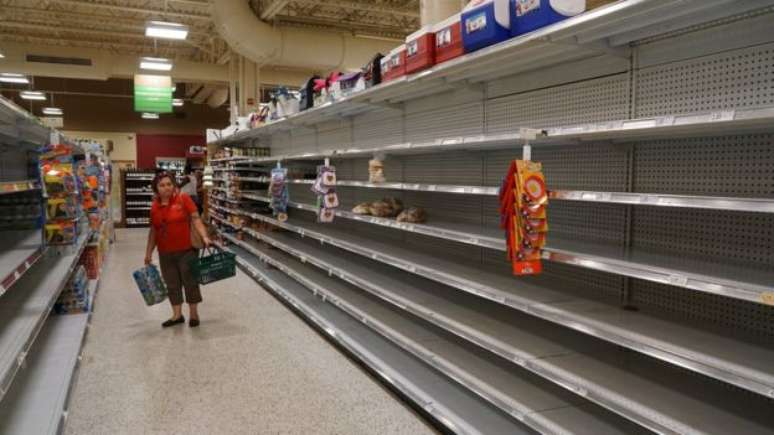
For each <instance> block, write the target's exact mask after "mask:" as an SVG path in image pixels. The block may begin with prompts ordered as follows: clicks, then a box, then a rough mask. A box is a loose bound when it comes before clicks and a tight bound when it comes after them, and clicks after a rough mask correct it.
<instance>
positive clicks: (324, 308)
mask: <svg viewBox="0 0 774 435" xmlns="http://www.w3.org/2000/svg"><path fill="white" fill-rule="evenodd" d="M232 250H233V251H234V252H236V253H237V254H238V256H239V258H238V261H239V265H240V266H241V267H242V268H243V269H244V270H245V271H246V272H247V273H248V274H249V275H251V276H253V277H254V278H255V279H256V280H258V281H259V282H260V283H261V284H262V285H263V286H264V287H266V288H268V289H269V290H271V291H272V292H273V293H275V294H276V295H277V296H278V297H280V298H281V299H284V300H285V301H287V302H288V303H289V304H290V305H291V306H293V307H294V308H295V309H296V310H297V312H299V313H300V314H301V315H302V317H304V318H306V320H308V321H310V322H311V323H312V324H314V325H316V326H317V327H318V328H319V329H320V330H321V331H322V332H323V333H324V334H326V335H327V336H328V338H329V339H330V340H332V341H333V342H335V343H337V344H338V345H339V346H341V347H342V348H344V349H346V350H347V351H348V352H349V353H351V354H352V355H354V356H355V357H356V358H357V359H359V360H360V361H361V362H363V363H364V364H365V365H366V366H368V367H369V368H370V369H371V370H372V371H374V372H376V373H377V374H378V376H380V377H381V378H382V380H383V381H384V382H385V383H386V384H388V385H390V386H391V387H392V388H395V389H396V390H398V391H400V392H401V393H402V394H403V395H405V396H406V397H407V398H409V399H410V400H411V401H412V402H413V403H414V404H415V405H416V406H417V407H418V408H420V409H422V410H424V411H425V412H427V413H429V414H430V415H432V416H433V417H434V418H435V419H436V420H437V421H438V422H439V423H441V424H443V425H444V426H446V427H447V428H448V429H449V430H451V431H453V432H456V433H461V434H465V433H468V434H479V433H481V434H532V433H534V432H533V431H531V430H530V429H529V428H527V427H525V426H524V425H522V424H521V423H519V422H518V421H516V420H514V419H512V418H510V417H508V416H506V415H504V414H503V413H501V412H499V411H498V410H496V409H495V408H493V407H492V406H490V405H489V404H488V403H486V402H484V401H483V400H481V399H480V398H478V397H476V396H475V395H473V394H471V393H470V392H469V391H468V390H466V389H465V388H462V387H461V386H459V385H458V384H456V383H454V382H451V381H449V380H448V378H446V377H444V376H443V375H441V374H440V373H438V372H437V371H435V370H433V369H432V368H430V367H428V366H427V365H425V364H423V363H422V362H421V361H419V360H418V359H416V358H414V357H412V356H411V355H409V354H407V353H406V352H405V351H403V350H402V349H400V348H399V347H397V346H396V345H394V344H393V343H391V342H390V341H388V340H386V339H385V338H383V337H382V336H381V335H379V334H377V333H376V332H374V331H373V330H371V329H370V328H368V327H367V326H365V325H363V324H362V323H360V322H358V321H357V320H355V319H353V318H352V317H350V316H349V315H347V314H346V313H345V312H343V311H341V310H340V309H338V308H336V307H335V306H334V305H331V304H329V303H326V302H325V301H323V300H322V299H320V298H318V297H316V296H315V295H314V294H312V293H311V292H310V291H309V290H307V289H306V288H304V287H303V286H301V285H300V284H298V283H297V282H296V281H294V280H292V279H290V278H289V277H288V276H287V275H285V274H284V273H282V272H280V271H278V270H275V269H271V268H268V267H267V266H266V265H265V264H263V263H261V262H260V261H258V260H257V259H256V258H255V256H253V255H251V254H249V253H248V252H247V251H245V250H244V249H242V248H240V247H238V246H235V247H232Z"/></svg>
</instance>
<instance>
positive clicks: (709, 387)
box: [230, 234, 774, 433]
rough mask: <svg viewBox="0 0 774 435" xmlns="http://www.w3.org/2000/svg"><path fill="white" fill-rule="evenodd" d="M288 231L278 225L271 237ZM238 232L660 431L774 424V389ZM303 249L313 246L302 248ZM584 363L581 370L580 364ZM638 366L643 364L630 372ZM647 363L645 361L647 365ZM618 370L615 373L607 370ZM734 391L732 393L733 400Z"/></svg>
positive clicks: (285, 267)
mask: <svg viewBox="0 0 774 435" xmlns="http://www.w3.org/2000/svg"><path fill="white" fill-rule="evenodd" d="M275 236H277V237H281V236H282V235H281V234H272V235H271V237H272V238H273V237H275ZM230 239H231V240H232V241H235V242H237V243H239V244H240V245H241V246H243V247H246V248H248V249H249V250H250V251H251V252H252V253H253V254H255V255H258V256H261V257H262V258H264V259H266V260H267V261H270V262H272V263H273V265H275V267H278V268H280V270H282V271H284V272H285V273H288V274H289V275H290V276H291V277H293V278H294V279H296V280H298V281H299V282H302V283H304V285H306V286H308V287H309V288H310V290H313V291H314V290H318V291H320V292H322V291H323V289H322V288H320V287H319V282H320V281H321V278H320V277H317V276H316V277H309V276H307V275H306V274H307V273H308V272H306V270H309V267H311V266H306V265H304V264H302V263H311V264H313V265H315V266H317V267H318V268H320V269H321V270H322V276H324V275H325V274H326V273H327V274H329V275H331V276H334V277H340V278H342V279H343V280H344V281H347V282H349V283H352V284H353V285H355V286H357V287H359V288H362V289H364V290H367V291H369V292H371V293H372V294H373V295H374V296H376V297H378V298H381V299H383V300H385V301H387V302H390V303H391V304H392V306H393V307H395V309H401V310H405V311H406V312H409V313H411V314H414V315H415V316H417V317H419V318H421V319H425V320H427V321H428V322H430V323H432V324H434V325H435V326H437V327H439V328H442V329H444V330H446V331H448V332H450V333H453V334H455V335H457V336H459V337H462V338H465V339H466V340H468V341H470V342H471V343H474V344H476V345H478V346H480V347H482V348H484V349H487V350H489V351H491V352H492V353H494V354H497V355H499V356H501V357H502V358H504V359H505V360H507V361H511V362H514V363H515V364H516V365H519V366H522V367H524V368H526V369H527V370H529V371H531V372H533V373H535V374H538V375H539V376H541V377H543V378H544V379H547V380H549V381H552V382H554V383H556V384H557V385H559V386H562V387H564V388H566V389H568V390H570V391H572V392H574V393H575V394H577V395H579V396H581V397H585V398H587V399H589V400H591V401H593V402H596V403H598V404H600V405H602V406H604V407H607V408H608V409H610V410H612V411H614V412H617V413H619V414H620V415H622V416H624V417H627V418H629V419H631V420H632V421H634V422H637V423H638V424H641V425H643V426H645V427H648V428H650V429H652V430H655V431H658V432H669V433H673V432H674V433H727V430H723V428H725V429H729V428H732V427H735V428H737V430H738V431H740V433H772V425H773V424H774V415H771V413H770V412H768V411H767V409H768V408H767V407H768V406H770V404H771V401H770V400H769V399H766V398H763V397H759V396H752V395H747V394H744V393H742V392H741V391H736V392H734V391H733V390H729V389H727V388H724V387H723V386H721V384H717V383H715V382H713V381H711V380H708V379H706V378H701V377H688V378H687V379H686V376H685V374H684V373H683V372H682V371H681V370H679V369H675V368H672V367H668V366H666V365H663V364H660V363H656V362H655V360H652V359H650V358H648V357H645V356H642V355H637V354H632V353H627V352H625V351H622V350H621V349H620V348H618V347H616V346H614V345H611V344H606V343H604V342H602V341H599V340H596V339H594V338H591V337H588V336H584V335H582V334H579V333H577V332H574V331H571V330H568V329H566V328H563V327H561V326H559V325H552V324H550V323H549V322H545V321H542V320H540V319H536V318H534V317H531V316H529V315H527V314H523V313H519V312H516V311H513V310H511V309H509V308H507V307H504V306H502V305H499V304H497V303H493V302H491V301H486V300H483V299H480V298H477V297H475V296H472V295H469V294H465V293H458V292H448V291H447V288H446V287H444V286H443V285H439V284H435V283H433V282H430V281H427V280H424V279H422V278H419V277H415V276H413V275H406V274H404V273H401V272H398V271H396V270H394V269H392V268H390V267H387V266H380V265H378V264H375V263H373V262H370V261H368V260H365V259H362V258H360V257H357V256H352V255H346V254H344V255H341V254H339V255H337V253H336V252H333V251H330V250H327V251H326V249H325V248H320V247H318V246H317V245H316V244H313V243H306V242H304V241H302V240H299V239H296V241H297V242H298V243H296V244H295V245H296V246H294V247H292V248H291V247H289V246H288V245H284V246H282V245H278V247H279V246H282V248H281V249H282V250H283V251H284V250H287V251H291V252H293V255H295V256H296V257H297V258H300V260H301V261H300V262H299V261H297V260H295V259H293V257H290V256H289V255H288V254H284V253H282V252H278V251H276V250H271V249H267V248H263V247H260V246H259V245H256V244H250V243H248V242H240V241H237V240H236V239H235V238H233V237H230ZM302 249H303V250H302ZM575 363H578V364H580V366H581V368H582V370H575V369H574V368H573V364H575ZM629 367H634V368H635V369H636V370H634V371H633V372H631V373H630V372H628V371H627V370H628V368H629ZM639 368H642V370H639ZM607 373H611V376H610V377H608V376H606V374H607ZM729 399H731V400H729Z"/></svg>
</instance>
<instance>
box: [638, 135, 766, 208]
mask: <svg viewBox="0 0 774 435" xmlns="http://www.w3.org/2000/svg"><path fill="white" fill-rule="evenodd" d="M634 161H635V165H634V191H635V192H643V193H664V192H667V193H675V194H688V195H716V196H731V197H736V196H741V197H751V198H774V177H773V176H772V174H774V135H772V134H771V133H768V134H751V135H737V136H720V137H705V138H688V139H664V140H658V141H651V142H642V143H638V144H637V145H636V148H635V154H634Z"/></svg>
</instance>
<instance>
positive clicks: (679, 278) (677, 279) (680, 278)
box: [667, 275, 688, 286]
mask: <svg viewBox="0 0 774 435" xmlns="http://www.w3.org/2000/svg"><path fill="white" fill-rule="evenodd" d="M667 281H668V282H669V284H672V285H677V286H684V285H686V284H688V277H687V276H685V275H669V278H667Z"/></svg>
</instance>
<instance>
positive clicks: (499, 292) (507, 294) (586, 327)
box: [244, 218, 774, 397]
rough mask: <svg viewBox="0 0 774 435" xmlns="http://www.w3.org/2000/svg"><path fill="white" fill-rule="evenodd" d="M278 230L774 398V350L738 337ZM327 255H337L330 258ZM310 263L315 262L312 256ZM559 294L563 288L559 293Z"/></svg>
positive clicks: (399, 253) (329, 233)
mask: <svg viewBox="0 0 774 435" xmlns="http://www.w3.org/2000/svg"><path fill="white" fill-rule="evenodd" d="M263 220H264V221H266V222H270V223H272V224H274V225H276V226H278V227H280V228H284V229H287V230H290V231H292V232H295V233H297V234H299V235H301V236H303V237H309V238H312V239H315V240H318V241H320V242H322V243H325V244H329V245H333V246H335V247H337V248H340V249H343V250H345V251H349V252H352V253H354V254H358V255H360V256H362V257H365V258H367V259H371V260H374V261H377V262H380V263H384V264H386V265H388V266H391V267H395V268H398V269H402V270H404V271H408V272H410V273H412V274H416V275H418V276H421V277H423V278H426V279H429V280H432V281H436V282H438V283H442V284H445V285H447V286H450V287H453V288H456V289H458V290H462V291H463V292H466V293H469V294H472V295H475V296H477V297H481V298H484V299H487V300H489V301H494V302H496V303H498V304H502V305H504V306H507V307H510V308H515V309H516V310H519V311H521V312H524V313H527V314H530V315H533V316H537V317H540V318H542V319H545V320H548V321H551V322H554V323H557V324H559V325H564V326H566V327H569V328H572V329H575V330H578V331H580V332H583V333H585V334H589V335H592V336H594V337H597V338H600V339H603V340H607V341H610V342H612V343H615V344H618V345H620V346H624V347H628V348H630V349H632V350H635V351H637V352H641V353H644V354H646V355H649V356H652V357H655V358H659V359H662V360H664V361H667V362H669V363H672V364H677V365H679V366H681V367H685V368H688V369H690V370H694V371H697V372H699V373H702V374H704V375H707V376H710V377H714V378H716V379H719V380H722V381H724V382H727V383H730V384H733V385H736V386H739V387H741V388H745V389H749V390H751V391H754V392H756V393H758V394H762V395H766V396H769V397H774V372H772V367H774V350H772V349H771V348H770V347H768V348H767V347H766V346H760V345H757V344H754V343H747V342H744V341H739V340H736V339H735V337H728V336H724V335H721V334H718V333H715V332H713V331H710V330H706V329H704V328H701V327H700V326H692V325H686V324H683V323H677V322H671V321H667V320H664V319H658V318H655V317H651V316H648V315H645V314H641V313H637V312H630V311H625V310H621V309H619V308H618V307H615V306H610V305H606V304H603V303H599V302H594V301H590V300H586V299H583V298H578V297H575V296H572V289H567V288H562V289H554V288H553V287H548V286H545V285H541V284H540V281H539V280H519V279H517V278H514V277H513V276H511V275H510V273H509V272H508V270H506V269H500V268H493V267H485V266H480V265H475V266H472V265H469V264H465V263H460V262H459V261H456V260H449V259H444V258H443V257H442V255H433V256H430V255H427V254H423V253H419V252H417V251H416V250H412V249H407V248H401V247H397V246H394V245H390V244H387V243H382V242H378V241H375V240H372V239H369V238H365V237H360V236H356V235H354V234H352V233H351V232H348V231H343V230H341V229H337V228H335V227H334V226H330V225H316V224H313V223H300V222H295V221H294V224H289V223H280V222H278V221H276V220H274V219H271V218H265V219H263ZM244 231H245V232H247V233H248V234H251V235H253V236H254V237H259V238H262V239H264V240H265V241H269V240H274V241H276V240H282V241H283V243H285V244H287V243H288V240H289V239H288V238H287V236H283V235H282V234H281V233H277V234H273V233H272V234H271V235H266V234H260V233H257V232H256V231H253V230H251V229H244ZM324 258H332V256H331V255H327V256H324ZM308 261H312V260H311V259H308ZM557 290H559V291H557Z"/></svg>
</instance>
